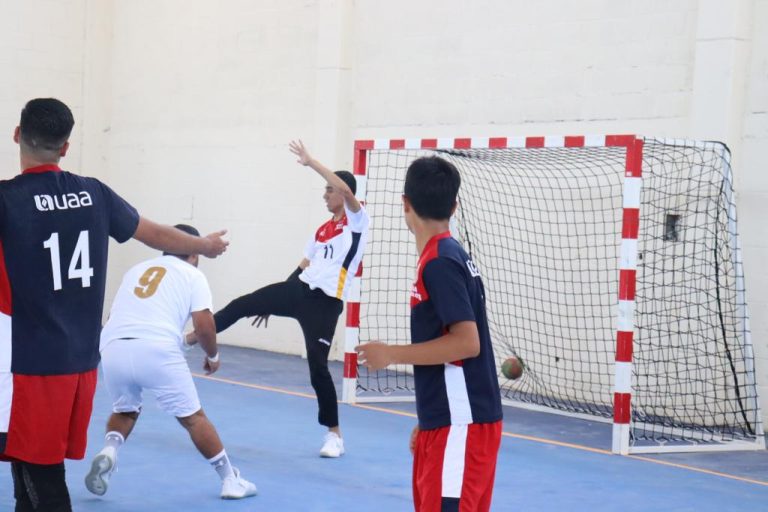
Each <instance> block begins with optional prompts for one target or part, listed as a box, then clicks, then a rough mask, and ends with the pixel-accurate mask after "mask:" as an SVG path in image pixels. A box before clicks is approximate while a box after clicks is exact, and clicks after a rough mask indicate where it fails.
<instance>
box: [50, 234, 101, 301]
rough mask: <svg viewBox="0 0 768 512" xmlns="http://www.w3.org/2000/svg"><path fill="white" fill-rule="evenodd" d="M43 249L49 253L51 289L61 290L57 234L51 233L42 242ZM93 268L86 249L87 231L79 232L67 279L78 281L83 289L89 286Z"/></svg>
mask: <svg viewBox="0 0 768 512" xmlns="http://www.w3.org/2000/svg"><path fill="white" fill-rule="evenodd" d="M43 247H44V248H45V249H48V250H49V251H51V271H52V274H53V289H54V290H61V286H62V283H61V251H60V249H59V234H58V233H51V237H50V238H49V239H48V240H46V241H45V242H43ZM92 277H93V267H91V257H90V251H89V248H88V231H87V230H85V231H81V232H80V236H78V238H77V245H75V250H74V252H73V254H72V258H70V260H69V270H68V271H67V279H80V285H81V286H82V287H83V288H89V287H90V286H91V278H92Z"/></svg>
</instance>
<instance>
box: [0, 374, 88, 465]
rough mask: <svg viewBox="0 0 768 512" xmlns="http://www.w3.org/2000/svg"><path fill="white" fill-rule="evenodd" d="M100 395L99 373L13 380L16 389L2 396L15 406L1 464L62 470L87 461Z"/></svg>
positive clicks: (1, 450)
mask: <svg viewBox="0 0 768 512" xmlns="http://www.w3.org/2000/svg"><path fill="white" fill-rule="evenodd" d="M9 392H10V393H9ZM95 392H96V370H95V369H94V370H90V371H87V372H83V373H75V374H71V375H45V376H38V375H16V374H14V375H13V386H12V389H10V390H9V389H5V390H0V400H10V418H9V424H8V433H7V436H5V447H4V448H3V446H2V443H1V442H0V459H3V460H20V461H24V462H31V463H33V464H58V463H60V462H62V461H64V459H65V458H67V459H82V458H83V457H85V445H86V441H87V437H88V422H89V421H90V420H91V410H92V409H93V395H94V393H95ZM9 395H10V396H9ZM1 405H2V404H0V406H1ZM0 410H2V407H0ZM2 435H3V434H2V433H0V436H2Z"/></svg>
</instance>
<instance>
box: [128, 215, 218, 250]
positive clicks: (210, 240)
mask: <svg viewBox="0 0 768 512" xmlns="http://www.w3.org/2000/svg"><path fill="white" fill-rule="evenodd" d="M226 232H227V230H226V229H224V230H221V231H217V232H215V233H211V234H210V235H207V236H204V237H198V236H192V235H188V234H187V233H185V232H183V231H181V230H179V229H176V228H174V227H172V226H166V225H163V224H158V223H156V222H153V221H151V220H149V219H147V218H144V217H140V218H139V225H138V227H137V228H136V232H135V233H134V234H133V238H135V239H136V240H138V241H139V242H143V243H144V244H146V245H148V246H149V247H151V248H153V249H157V250H160V251H166V252H170V253H173V254H202V255H203V256H207V257H208V258H215V257H216V256H219V255H220V254H222V253H223V252H224V251H226V250H227V246H228V245H229V242H227V241H226V240H224V239H223V238H221V237H222V236H223V235H224V234H225V233H226Z"/></svg>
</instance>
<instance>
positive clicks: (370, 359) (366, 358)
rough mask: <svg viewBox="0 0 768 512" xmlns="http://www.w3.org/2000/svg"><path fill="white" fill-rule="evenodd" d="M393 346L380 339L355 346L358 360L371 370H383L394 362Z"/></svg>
mask: <svg viewBox="0 0 768 512" xmlns="http://www.w3.org/2000/svg"><path fill="white" fill-rule="evenodd" d="M390 349H391V347H390V346H389V345H387V344H386V343H381V342H380V341H372V342H371V343H364V344H362V345H358V346H356V347H355V351H356V352H357V361H358V362H359V363H360V364H362V365H364V366H365V367H366V368H368V369H369V370H373V371H376V370H383V369H384V368H386V367H387V366H389V365H390V364H392V362H393V361H392V357H391V355H390Z"/></svg>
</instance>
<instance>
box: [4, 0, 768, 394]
mask: <svg viewBox="0 0 768 512" xmlns="http://www.w3.org/2000/svg"><path fill="white" fill-rule="evenodd" d="M0 12H3V16H2V17H0V66H2V70H3V71H2V73H0V119H5V125H6V127H7V128H6V130H7V134H8V136H7V137H6V138H5V141H4V142H2V141H0V163H2V164H3V168H4V169H7V170H6V171H3V176H10V175H12V174H13V173H14V172H15V171H16V168H17V163H16V151H17V149H16V147H15V146H14V145H13V143H12V142H11V141H10V133H11V130H12V129H13V127H14V126H15V123H16V122H17V119H18V112H19V110H20V108H21V106H22V105H23V103H24V101H26V100H27V99H29V98H31V97H35V96H47V95H53V96H57V97H59V98H61V99H62V100H64V101H66V102H67V103H69V104H70V106H72V107H73V110H74V112H75V115H76V117H77V121H78V122H77V125H76V130H75V133H74V135H73V143H74V144H73V150H72V152H71V154H70V156H69V157H68V158H67V159H66V161H65V163H66V166H67V167H69V168H70V169H83V171H84V172H85V173H88V174H93V175H96V176H98V177H102V178H105V179H106V180H107V181H108V182H109V183H110V184H111V185H112V186H113V187H114V188H115V189H116V190H118V191H119V192H120V193H122V194H123V195H124V196H125V197H126V198H127V199H128V200H130V201H131V202H133V203H134V204H135V205H136V206H137V207H138V208H139V209H140V210H141V212H142V213H143V214H145V215H147V216H149V217H151V218H153V219H155V220H159V221H162V222H168V223H175V222H180V221H185V222H190V223H193V224H195V225H197V226H198V227H199V228H200V229H201V230H203V231H210V230H214V229H218V228H220V227H226V228H229V229H230V239H231V241H232V246H231V249H230V251H229V252H228V253H227V255H226V256H225V257H224V258H221V259H217V260H214V261H205V262H203V264H202V269H203V270H204V271H205V272H206V273H207V274H208V276H209V278H210V281H211V284H212V287H213V291H214V296H215V299H216V302H217V304H219V305H223V304H224V303H225V302H226V301H228V300H229V299H231V298H233V297H235V296H237V295H239V294H242V293H245V292H247V291H250V290H252V289H254V288H255V287H258V286H260V285H263V284H266V283H269V282H272V281H274V280H280V279H283V278H284V277H285V276H286V275H287V274H288V273H290V271H291V270H292V269H293V268H294V266H295V264H296V263H297V262H298V261H299V260H300V259H301V249H302V247H303V244H304V242H305V240H306V238H307V237H308V236H309V234H310V233H311V232H312V231H313V230H314V229H315V227H316V226H317V225H318V224H319V223H320V222H322V221H323V220H325V218H326V215H327V214H326V212H325V211H324V207H323V203H322V200H321V198H320V196H321V194H322V188H323V183H322V182H321V180H320V179H319V178H317V177H316V176H314V175H313V174H312V173H311V171H309V170H307V169H304V168H300V167H299V166H297V165H296V164H294V162H293V158H292V156H291V155H290V154H289V153H288V151H287V149H286V145H287V143H288V141H289V140H290V139H291V138H294V137H303V138H304V140H305V142H307V144H308V145H309V147H310V148H311V149H313V150H314V151H315V153H316V156H318V157H319V158H320V159H321V160H323V161H325V162H326V163H327V164H329V165H330V166H333V167H349V166H350V165H351V156H352V152H351V146H352V141H353V140H354V139H356V138H373V137H394V136H398V137H407V136H418V137H421V136H454V135H534V134H570V133H580V134H581V133H640V134H645V135H655V136H671V137H697V138H704V139H720V140H724V141H725V142H727V143H728V145H729V146H730V147H731V149H732V150H733V152H734V166H735V173H736V180H737V182H736V183H737V188H738V190H737V193H738V206H739V217H740V221H741V233H742V241H743V245H744V258H745V269H746V273H747V292H748V300H749V302H750V306H751V309H752V316H753V322H752V331H753V340H754V343H755V352H756V356H757V365H758V381H759V384H760V385H761V391H762V395H763V396H764V397H768V293H767V292H766V291H765V290H766V289H768V270H767V269H766V267H765V265H762V264H761V263H762V262H763V261H765V260H766V258H768V243H766V240H768V228H767V227H766V223H765V222H763V219H764V218H765V212H766V209H765V206H764V205H765V204H766V201H767V200H768V178H766V172H765V170H764V163H763V162H764V160H765V158H764V156H763V153H764V152H765V151H766V149H768V93H767V92H766V91H768V35H766V33H767V32H768V0H732V1H729V2H722V1H720V0H680V1H676V2H669V1H663V0H621V1H608V0H582V1H579V2H570V1H567V0H557V1H550V2H536V3H531V2H523V1H522V0H514V1H506V0H477V1H473V2H468V1H465V0H443V1H437V0H429V1H422V2H412V1H405V0H389V1H387V2H380V1H376V0H358V1H352V0H260V1H259V2H253V1H248V0H226V1H223V2H207V1H203V0H186V1H182V0H152V1H150V0H131V1H129V0H58V1H56V2H51V1H48V0H25V1H24V2H18V1H16V0H0ZM150 253H151V251H149V250H146V249H144V248H142V247H140V246H139V244H137V243H135V242H130V243H129V244H127V245H126V246H124V247H120V248H119V249H118V250H116V251H114V252H113V258H112V260H111V261H112V263H111V269H110V291H109V292H108V293H111V292H112V291H113V289H114V285H115V284H116V281H117V279H118V278H119V275H120V274H121V273H122V271H123V270H125V269H126V268H127V267H128V266H129V265H130V264H131V263H133V262H135V261H136V260H138V259H139V258H142V257H145V256H147V255H149V254H150ZM340 324H343V316H342V319H341V321H340ZM341 332H342V331H341V325H340V330H339V333H338V334H337V338H336V340H337V343H336V346H337V347H340V346H341V343H340V340H342V336H341ZM300 338H301V337H300V333H299V330H298V328H297V327H296V326H295V324H294V322H293V321H290V320H280V319H274V320H272V322H271V323H270V328H269V330H266V331H265V330H255V329H252V328H251V327H250V326H249V325H248V324H247V323H246V322H240V324H238V325H237V326H235V327H234V328H232V329H230V330H229V331H227V332H226V333H224V334H223V335H222V337H221V339H222V341H223V342H225V343H234V344H246V345H253V346H259V347H265V348H269V349H274V350H283V351H287V352H293V353H297V352H299V351H300V348H301V341H300ZM764 401H768V398H766V399H765V400H764Z"/></svg>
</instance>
